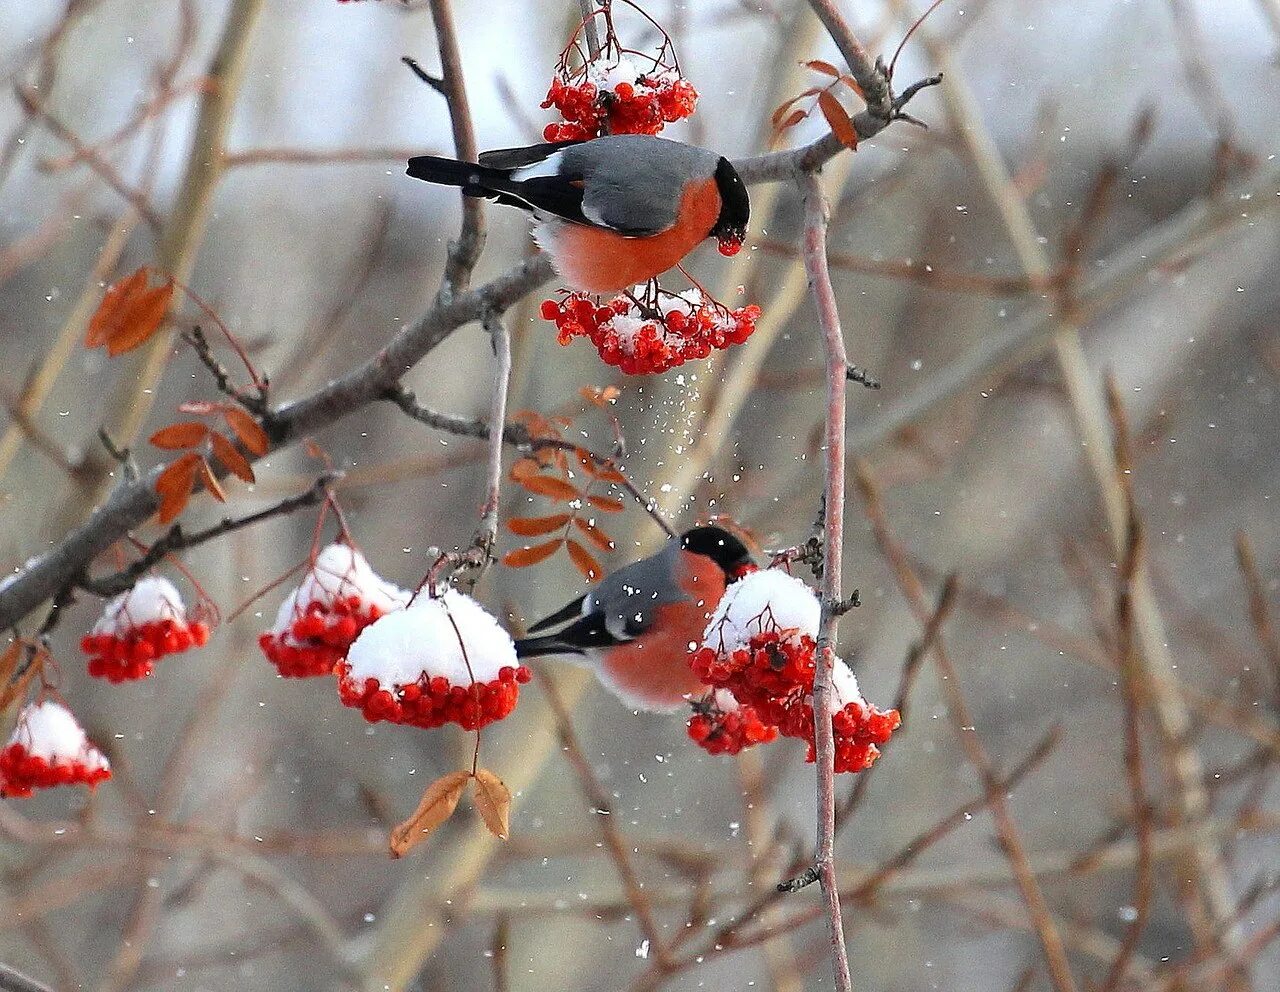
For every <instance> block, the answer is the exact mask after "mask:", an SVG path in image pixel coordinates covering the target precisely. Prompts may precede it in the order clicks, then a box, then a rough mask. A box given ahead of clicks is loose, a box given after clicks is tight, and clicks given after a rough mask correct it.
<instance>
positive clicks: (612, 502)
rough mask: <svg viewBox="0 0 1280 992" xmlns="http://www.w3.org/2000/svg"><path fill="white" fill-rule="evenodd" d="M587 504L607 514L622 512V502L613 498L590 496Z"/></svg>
mask: <svg viewBox="0 0 1280 992" xmlns="http://www.w3.org/2000/svg"><path fill="white" fill-rule="evenodd" d="M587 502H588V503H590V504H591V505H592V506H594V507H595V508H596V509H597V510H603V511H604V512H605V513H621V512H622V500H620V499H614V498H613V497H612V496H588V497H587Z"/></svg>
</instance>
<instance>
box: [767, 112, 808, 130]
mask: <svg viewBox="0 0 1280 992" xmlns="http://www.w3.org/2000/svg"><path fill="white" fill-rule="evenodd" d="M808 116H809V111H807V110H800V109H799V108H797V109H795V110H793V111H791V113H789V114H788V115H787V116H786V118H784V119H783V120H781V121H779V122H778V123H776V124H774V127H775V128H777V129H778V130H779V131H785V130H786V129H787V128H789V127H795V126H796V125H797V124H799V123H800V122H801V121H802V120H804V119H805V118H806V117H808Z"/></svg>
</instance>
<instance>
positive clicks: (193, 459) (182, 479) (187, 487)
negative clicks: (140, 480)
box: [156, 451, 204, 524]
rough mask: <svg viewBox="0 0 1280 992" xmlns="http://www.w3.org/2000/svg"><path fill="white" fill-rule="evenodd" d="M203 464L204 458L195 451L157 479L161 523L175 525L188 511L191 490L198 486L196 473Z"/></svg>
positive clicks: (176, 462)
mask: <svg viewBox="0 0 1280 992" xmlns="http://www.w3.org/2000/svg"><path fill="white" fill-rule="evenodd" d="M203 463H204V459H203V458H201V457H200V456H199V455H197V454H196V453H195V452H194V451H188V452H187V453H186V454H185V455H183V456H182V457H181V458H178V459H176V460H175V461H173V462H171V463H170V464H169V465H168V467H166V468H165V470H164V471H163V472H161V473H160V475H159V476H157V477H156V492H157V493H158V494H159V496H160V523H162V524H170V523H173V521H175V520H177V519H178V517H179V516H180V515H181V513H182V511H183V510H185V509H186V507H187V501H188V500H190V499H191V490H192V488H193V487H194V486H195V484H196V472H197V471H198V469H199V467H200V465H202V464H203Z"/></svg>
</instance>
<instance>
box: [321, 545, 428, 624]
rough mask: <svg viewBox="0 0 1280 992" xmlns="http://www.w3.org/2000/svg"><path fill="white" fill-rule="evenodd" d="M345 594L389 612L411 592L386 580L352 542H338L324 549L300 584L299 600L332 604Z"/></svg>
mask: <svg viewBox="0 0 1280 992" xmlns="http://www.w3.org/2000/svg"><path fill="white" fill-rule="evenodd" d="M344 596H359V597H360V600H361V602H362V603H364V605H366V606H376V607H378V609H380V610H381V611H382V612H383V613H390V612H391V611H392V610H397V609H399V608H400V607H402V606H404V604H405V603H406V602H408V600H409V594H408V593H407V592H405V591H404V590H403V589H400V588H398V587H397V586H396V585H394V584H393V583H390V582H387V581H386V580H385V579H383V578H382V577H381V576H380V575H378V573H377V572H375V571H374V570H373V569H372V568H371V567H370V565H369V562H368V561H367V560H366V559H365V556H364V555H362V554H361V553H360V552H359V551H357V550H356V549H355V548H353V547H351V545H349V544H341V543H335V544H330V545H329V546H328V547H326V548H324V549H323V550H322V551H321V552H320V553H319V554H318V555H316V560H315V562H314V563H313V564H312V566H311V568H310V569H309V570H308V571H307V574H306V575H305V576H304V577H303V579H302V582H301V583H299V584H298V589H297V597H298V598H297V602H298V604H299V605H300V606H301V607H302V608H303V609H306V607H307V606H309V605H310V604H312V603H320V604H322V605H323V606H332V605H333V604H334V602H335V601H337V600H338V599H339V598H341V597H344Z"/></svg>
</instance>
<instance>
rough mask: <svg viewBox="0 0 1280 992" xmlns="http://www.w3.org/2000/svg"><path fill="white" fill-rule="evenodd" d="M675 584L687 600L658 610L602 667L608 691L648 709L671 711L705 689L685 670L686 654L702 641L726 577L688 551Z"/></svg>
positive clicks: (609, 653)
mask: <svg viewBox="0 0 1280 992" xmlns="http://www.w3.org/2000/svg"><path fill="white" fill-rule="evenodd" d="M679 581H680V588H681V589H682V590H684V592H685V595H686V596H687V597H688V598H686V599H682V600H679V601H677V602H674V603H663V604H662V605H661V606H659V607H657V608H656V609H655V610H654V623H653V625H652V626H651V627H650V628H649V629H648V630H647V631H645V632H644V633H643V634H641V635H640V636H639V637H637V638H636V639H635V640H632V641H628V642H627V643H626V644H621V645H619V646H617V647H614V648H610V649H609V650H608V651H607V652H605V653H604V655H603V657H602V658H601V662H600V668H601V671H600V677H601V678H602V679H603V680H604V681H605V682H607V683H608V684H609V686H610V688H612V689H613V690H614V691H615V692H616V693H617V694H618V695H619V696H621V697H622V698H623V699H625V700H627V701H629V702H630V703H632V704H633V705H635V706H637V707H642V708H644V709H647V710H672V709H675V708H676V707H678V706H680V705H681V704H682V703H683V702H684V699H685V697H686V696H689V695H693V694H698V693H701V692H702V690H703V689H704V688H705V687H704V686H703V685H702V683H701V682H700V681H699V680H698V679H697V677H696V676H694V674H693V671H692V670H691V669H690V668H689V651H690V647H691V646H694V647H696V646H697V645H698V644H700V643H701V642H702V633H703V631H704V630H705V629H706V626H707V621H708V620H709V619H710V617H711V614H712V613H713V612H714V611H715V608H716V606H717V605H718V604H719V602H720V597H721V596H723V595H724V588H725V580H724V572H723V571H721V569H720V567H719V566H718V565H716V564H715V562H713V561H712V560H711V559H710V558H707V557H705V556H703V555H695V554H690V553H689V552H687V551H686V552H682V554H681V575H680V576H679Z"/></svg>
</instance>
